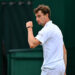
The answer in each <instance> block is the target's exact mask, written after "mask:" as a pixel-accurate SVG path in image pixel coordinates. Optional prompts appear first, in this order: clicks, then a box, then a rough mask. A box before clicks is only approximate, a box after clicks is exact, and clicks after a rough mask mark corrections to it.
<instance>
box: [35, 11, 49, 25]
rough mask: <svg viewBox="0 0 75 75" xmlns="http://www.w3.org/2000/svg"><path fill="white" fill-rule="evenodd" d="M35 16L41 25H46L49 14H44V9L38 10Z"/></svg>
mask: <svg viewBox="0 0 75 75" xmlns="http://www.w3.org/2000/svg"><path fill="white" fill-rule="evenodd" d="M35 16H36V21H37V23H38V24H39V25H42V26H44V25H45V23H46V19H47V17H48V14H46V15H44V14H43V13H42V11H41V10H40V11H38V12H37V13H36V14H35Z"/></svg>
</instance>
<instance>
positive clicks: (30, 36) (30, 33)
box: [27, 28, 35, 46]
mask: <svg viewBox="0 0 75 75" xmlns="http://www.w3.org/2000/svg"><path fill="white" fill-rule="evenodd" d="M27 30H28V43H29V45H30V46H31V45H33V44H34V43H35V37H34V35H33V29H32V28H28V29H27Z"/></svg>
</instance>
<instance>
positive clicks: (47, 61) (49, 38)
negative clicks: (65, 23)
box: [26, 5, 67, 75]
mask: <svg viewBox="0 0 75 75" xmlns="http://www.w3.org/2000/svg"><path fill="white" fill-rule="evenodd" d="M34 13H35V16H36V21H37V22H38V24H39V25H42V26H43V28H42V29H41V30H40V31H39V32H38V34H37V36H36V37H34V35H33V29H32V27H33V23H32V21H29V22H27V23H26V27H27V30H28V43H29V46H30V48H35V47H36V46H38V45H40V44H41V45H42V46H43V58H44V61H43V65H42V67H41V69H42V72H41V75H64V74H65V68H66V64H67V59H66V57H67V56H66V55H67V54H66V48H65V46H64V43H63V36H62V33H61V30H60V29H59V27H58V26H56V25H55V24H54V23H52V21H51V19H50V16H51V15H50V14H51V12H50V8H49V7H48V6H46V5H39V6H38V7H37V8H35V9H34Z"/></svg>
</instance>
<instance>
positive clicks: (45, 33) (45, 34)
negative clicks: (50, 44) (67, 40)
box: [35, 30, 51, 44]
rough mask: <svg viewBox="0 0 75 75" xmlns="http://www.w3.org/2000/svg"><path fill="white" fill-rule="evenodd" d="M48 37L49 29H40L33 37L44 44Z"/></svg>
mask: <svg viewBox="0 0 75 75" xmlns="http://www.w3.org/2000/svg"><path fill="white" fill-rule="evenodd" d="M50 37H51V32H50V31H49V30H42V31H39V32H38V34H37V35H36V37H35V38H36V39H38V40H39V41H40V42H41V44H44V43H45V42H46V41H47V40H48V38H50Z"/></svg>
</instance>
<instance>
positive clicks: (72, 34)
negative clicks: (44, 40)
mask: <svg viewBox="0 0 75 75" xmlns="http://www.w3.org/2000/svg"><path fill="white" fill-rule="evenodd" d="M74 3H75V1H74V0H0V75H6V73H7V63H8V61H7V55H8V52H9V51H10V50H11V49H29V45H28V41H27V36H28V35H27V29H26V27H25V23H26V22H27V21H29V20H31V21H33V24H34V27H33V31H34V36H35V35H36V34H37V33H38V31H39V30H40V29H41V28H42V27H41V26H39V25H38V24H37V22H36V20H35V15H34V13H33V9H34V8H36V7H37V6H38V5H39V4H46V5H48V6H50V8H51V20H52V21H53V23H55V24H57V25H58V26H59V28H60V29H61V30H62V33H63V38H64V43H65V46H66V48H67V52H68V65H67V75H74V74H75V60H74V58H75V19H74V18H75V9H74V7H75V4H74ZM40 47H41V46H38V47H37V48H40Z"/></svg>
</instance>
